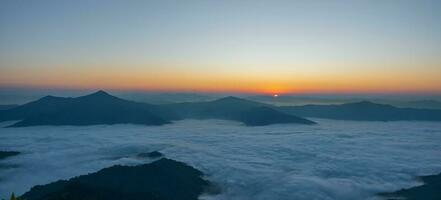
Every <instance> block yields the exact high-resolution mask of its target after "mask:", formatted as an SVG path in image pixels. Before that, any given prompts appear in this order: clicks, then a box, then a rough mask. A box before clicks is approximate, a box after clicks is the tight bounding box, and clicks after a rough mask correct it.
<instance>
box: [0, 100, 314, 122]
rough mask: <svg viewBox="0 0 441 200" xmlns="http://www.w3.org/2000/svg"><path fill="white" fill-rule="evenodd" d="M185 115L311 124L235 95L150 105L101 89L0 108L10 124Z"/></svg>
mask: <svg viewBox="0 0 441 200" xmlns="http://www.w3.org/2000/svg"><path fill="white" fill-rule="evenodd" d="M257 107H265V109H261V108H260V109H258V108H257ZM186 118H195V119H226V120H235V121H240V122H243V123H244V124H245V125H248V126H261V125H269V124H274V123H299V124H314V122H312V121H310V120H307V119H303V118H300V117H296V116H292V115H290V114H286V113H283V112H280V111H277V110H275V109H273V108H271V107H270V106H269V105H266V104H261V103H257V102H253V101H249V100H244V99H240V98H236V97H226V98H222V99H218V100H214V101H208V102H197V103H196V102H195V103H175V104H165V105H152V104H147V103H138V102H134V101H129V100H124V99H121V98H118V97H115V96H112V95H110V94H108V93H106V92H104V91H98V92H95V93H92V94H89V95H86V96H80V97H76V98H70V97H69V98H64V97H54V96H46V97H43V98H41V99H39V100H37V101H33V102H30V103H27V104H24V105H21V106H18V107H14V108H12V109H8V110H3V111H0V121H8V120H21V121H19V122H17V123H15V124H13V125H12V127H23V126H35V125H95V124H122V123H131V124H144V125H163V124H167V123H171V122H170V121H171V120H181V119H186Z"/></svg>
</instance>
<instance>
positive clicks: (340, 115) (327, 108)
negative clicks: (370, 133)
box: [278, 101, 441, 121]
mask: <svg viewBox="0 0 441 200" xmlns="http://www.w3.org/2000/svg"><path fill="white" fill-rule="evenodd" d="M278 109H279V110H281V111H283V112H286V113H288V114H292V115H298V116H302V117H314V118H326V119H337V120H355V121H401V120H408V121H441V110H437V109H418V108H398V107H394V106H391V105H386V104H377V103H372V102H369V101H361V102H355V103H345V104H340V105H305V106H281V107H278Z"/></svg>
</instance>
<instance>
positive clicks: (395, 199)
mask: <svg viewBox="0 0 441 200" xmlns="http://www.w3.org/2000/svg"><path fill="white" fill-rule="evenodd" d="M420 179H421V181H423V182H424V184H423V185H420V186H416V187H412V188H408V189H401V190H398V191H395V192H391V193H382V194H380V195H381V196H383V197H386V198H387V199H390V200H400V199H401V200H402V199H408V200H439V199H441V174H438V175H430V176H422V177H420Z"/></svg>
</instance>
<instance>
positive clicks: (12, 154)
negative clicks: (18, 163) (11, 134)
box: [0, 151, 20, 160]
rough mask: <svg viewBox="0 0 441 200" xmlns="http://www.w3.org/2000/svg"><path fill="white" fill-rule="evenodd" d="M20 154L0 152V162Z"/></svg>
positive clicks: (16, 152)
mask: <svg viewBox="0 0 441 200" xmlns="http://www.w3.org/2000/svg"><path fill="white" fill-rule="evenodd" d="M18 154H20V152H18V151H0V160H1V159H5V158H7V157H11V156H16V155H18Z"/></svg>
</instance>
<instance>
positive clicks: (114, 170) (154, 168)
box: [22, 158, 210, 200]
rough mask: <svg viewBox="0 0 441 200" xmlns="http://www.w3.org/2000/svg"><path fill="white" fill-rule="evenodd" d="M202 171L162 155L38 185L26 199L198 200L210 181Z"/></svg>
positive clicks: (26, 195)
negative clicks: (134, 163)
mask: <svg viewBox="0 0 441 200" xmlns="http://www.w3.org/2000/svg"><path fill="white" fill-rule="evenodd" d="M202 176H203V174H202V172H200V171H199V170H197V169H194V168H193V167H190V166H188V165H186V164H185V163H182V162H177V161H174V160H170V159H166V158H162V159H160V160H158V161H155V162H153V163H150V164H144V165H139V166H113V167H109V168H105V169H102V170H100V171H98V172H96V173H92V174H88V175H83V176H79V177H76V178H72V179H70V180H68V181H64V180H63V181H57V182H54V183H50V184H47V185H43V186H35V187H33V188H32V189H31V190H30V191H29V192H26V193H25V194H24V195H23V196H22V198H24V199H27V200H61V199H62V200H92V199H93V200H121V199H124V200H145V199H151V200H197V199H198V196H199V195H200V194H202V193H203V192H204V191H205V190H206V189H207V187H209V186H210V183H209V182H208V181H206V180H203V179H202V178H201V177H202Z"/></svg>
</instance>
